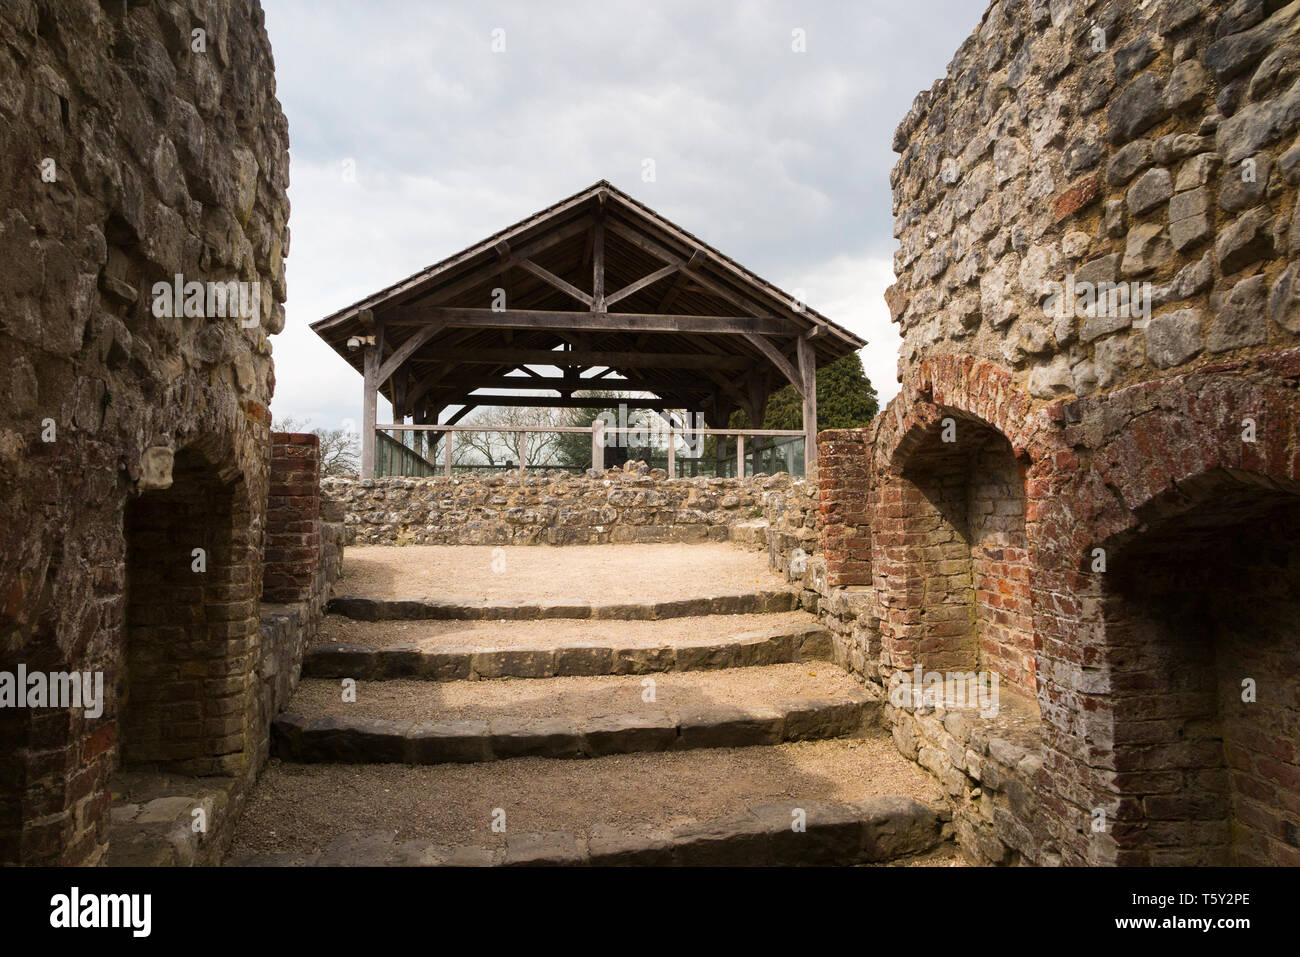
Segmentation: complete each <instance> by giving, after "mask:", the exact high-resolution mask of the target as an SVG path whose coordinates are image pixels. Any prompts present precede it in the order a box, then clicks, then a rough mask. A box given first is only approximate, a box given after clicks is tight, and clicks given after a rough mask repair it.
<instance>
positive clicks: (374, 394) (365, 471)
mask: <svg viewBox="0 0 1300 957" xmlns="http://www.w3.org/2000/svg"><path fill="white" fill-rule="evenodd" d="M379 360H380V353H379V346H378V345H373V346H367V347H366V352H365V356H364V357H363V362H364V369H365V371H364V374H363V380H364V384H363V385H362V393H361V477H362V478H363V479H373V478H374V477H375V424H376V422H377V420H376V418H375V415H376V413H377V412H378V403H379Z"/></svg>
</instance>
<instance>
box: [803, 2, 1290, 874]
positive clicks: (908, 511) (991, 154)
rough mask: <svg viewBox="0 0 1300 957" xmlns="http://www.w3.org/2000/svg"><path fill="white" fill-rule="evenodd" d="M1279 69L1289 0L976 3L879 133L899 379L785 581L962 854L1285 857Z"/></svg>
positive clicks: (1286, 464) (1286, 287)
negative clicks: (929, 73) (889, 141)
mask: <svg viewBox="0 0 1300 957" xmlns="http://www.w3.org/2000/svg"><path fill="white" fill-rule="evenodd" d="M1297 63H1300V3H1290V4H1285V3H1282V2H1278V0H1241V2H1237V3H1232V4H1225V3H1215V2H1210V0H1164V2H1153V3H1149V4H1142V5H1138V4H1128V3H1115V2H1111V3H1103V2H1096V0H1094V2H1088V0H1075V2H1068V0H1064V2H1055V0H1052V2H1047V0H1033V2H1030V0H1020V2H1016V0H998V2H995V3H992V4H991V5H990V6H989V8H988V10H987V12H986V13H985V16H984V19H983V22H982V24H981V25H980V27H979V28H978V30H977V31H976V32H975V34H974V35H973V36H972V37H971V38H970V39H969V40H968V41H967V42H966V43H965V44H964V45H963V46H962V48H961V49H960V50H959V51H958V53H957V56H956V57H955V59H954V60H953V62H952V64H951V66H950V68H949V71H948V75H947V76H946V77H944V78H943V79H940V80H939V81H938V82H937V83H936V84H935V85H934V87H933V88H932V89H931V90H929V91H927V92H924V93H922V94H921V95H920V96H919V97H918V98H917V100H916V102H915V104H914V105H913V108H912V110H911V111H910V112H909V114H908V116H907V117H906V118H905V120H904V121H903V123H902V124H901V125H900V127H899V129H898V131H897V134H896V137H895V142H894V146H895V149H896V150H897V151H898V152H899V153H900V154H901V158H900V160H899V163H898V166H897V167H896V169H895V171H894V174H893V178H892V182H893V186H894V196H895V212H896V215H897V226H896V235H897V236H898V238H899V250H898V252H897V254H896V257H895V270H896V274H897V276H898V282H897V283H896V284H895V285H894V286H892V287H891V288H890V290H889V291H888V293H887V297H886V298H887V301H888V304H889V307H890V309H891V313H892V315H893V317H894V319H895V320H897V321H898V322H899V323H900V333H901V335H902V336H903V343H902V347H901V350H900V358H899V375H900V381H901V383H902V388H901V389H900V392H899V395H898V396H897V397H896V398H895V399H894V400H893V401H892V402H891V403H890V404H889V406H888V408H887V409H885V410H884V412H882V414H881V415H880V416H879V417H878V418H877V420H876V421H875V422H874V423H873V424H872V426H871V428H869V429H864V430H855V431H850V432H827V433H823V434H822V435H821V437H820V438H821V452H820V457H821V460H822V463H823V467H822V473H821V481H820V490H819V491H820V514H821V516H822V521H823V524H824V535H825V549H824V555H825V560H824V562H823V561H822V560H820V559H817V560H814V561H812V562H810V563H809V565H808V567H807V569H806V570H805V572H804V574H803V575H802V576H796V577H797V578H799V579H800V580H801V583H802V588H803V602H804V605H805V607H810V608H817V609H818V610H819V612H820V613H821V615H822V616H823V617H824V618H825V619H826V621H827V622H828V624H829V625H830V627H831V629H832V631H833V632H834V633H835V635H836V646H837V657H838V658H839V660H840V661H841V662H842V663H844V664H845V665H846V666H848V667H850V668H852V669H854V670H855V671H857V672H859V673H861V674H862V675H863V678H864V680H866V681H869V682H873V683H876V684H878V685H879V686H880V689H881V691H882V693H884V694H886V695H887V696H888V697H889V699H890V703H889V704H888V705H887V706H886V708H885V714H886V717H887V720H888V722H889V724H890V726H891V728H892V730H893V733H894V737H895V741H896V743H897V744H898V747H899V748H900V750H901V751H902V752H903V753H904V754H907V755H908V756H909V757H912V758H913V759H915V760H916V761H918V762H919V763H920V764H921V765H922V766H923V767H925V768H927V769H929V770H930V771H931V772H932V773H934V775H935V776H936V777H937V778H938V779H939V781H940V782H941V783H942V784H943V785H944V787H945V789H946V790H947V792H948V794H949V795H950V797H951V799H952V802H953V810H954V824H955V828H956V831H957V834H958V837H959V839H960V840H961V842H962V846H963V848H964V849H965V851H966V853H967V854H968V856H970V857H971V858H972V859H973V860H976V861H979V862H996V863H1040V864H1049V863H1064V864H1085V863H1089V864H1221V863H1271V864H1297V863H1300V837H1297V835H1298V834H1300V753H1298V752H1297V751H1296V749H1295V747H1294V742H1293V741H1290V740H1288V739H1286V738H1285V736H1279V735H1278V734H1277V729H1278V728H1286V727H1291V726H1292V725H1294V724H1295V722H1296V720H1297V716H1298V714H1300V712H1297V710H1296V708H1295V702H1296V700H1297V695H1300V678H1298V677H1297V675H1300V670H1297V667H1296V664H1297V658H1296V655H1297V653H1298V652H1297V648H1296V645H1295V642H1294V641H1291V642H1287V641H1285V640H1274V639H1273V638H1272V637H1268V636H1273V635H1277V636H1281V635H1283V634H1288V635H1291V634H1294V622H1295V621H1296V620H1297V617H1300V591H1297V589H1296V588H1295V587H1294V571H1295V569H1296V568H1297V567H1300V546H1297V544H1296V542H1297V541H1300V539H1297V537H1296V530H1297V529H1298V528H1300V319H1298V318H1297V317H1298V316H1300V312H1297V306H1296V302H1297V299H1296V293H1295V292H1294V289H1295V288H1296V286H1295V284H1294V282H1293V280H1294V277H1295V275H1296V270H1297V269H1300V266H1297V252H1300V233H1298V232H1297V227H1300V217H1297V212H1296V204H1297V191H1296V185H1297V182H1300V141H1297V134H1298V133H1300V76H1298V75H1297V72H1296V64H1297ZM1117 282H1118V283H1124V284H1128V283H1134V282H1136V283H1149V284H1150V285H1149V286H1138V287H1137V290H1136V296H1135V297H1134V299H1133V302H1132V303H1128V304H1127V307H1126V308H1119V307H1120V306H1124V305H1125V301H1124V300H1116V301H1114V302H1112V301H1110V299H1109V296H1107V301H1106V302H1105V303H1104V304H1102V303H1101V301H1100V299H1098V298H1096V297H1095V296H1092V297H1091V298H1090V294H1091V293H1093V292H1097V291H1099V289H1100V288H1103V287H1100V286H1099V285H1098V284H1103V283H1117ZM1085 284H1088V285H1085ZM1126 288H1130V287H1126ZM1071 289H1072V290H1073V291H1074V292H1075V293H1078V294H1079V297H1078V298H1074V297H1072V298H1071V299H1070V300H1069V302H1068V303H1067V302H1065V301H1064V300H1062V299H1061V297H1060V296H1059V295H1058V294H1059V293H1061V292H1063V291H1065V290H1071ZM1146 293H1149V295H1150V299H1149V304H1150V309H1149V311H1148V310H1147V309H1146V301H1145V300H1144V299H1143V298H1142V297H1143V295H1145V294H1146ZM1053 296H1057V300H1059V301H1060V305H1061V308H1057V302H1056V301H1054V300H1053V298H1052V297H1053ZM1066 305H1068V306H1070V308H1064V307H1065V306H1066ZM1135 307H1136V308H1135ZM1284 596H1285V597H1284ZM1246 633H1249V634H1251V635H1253V636H1255V641H1254V642H1253V643H1252V642H1243V636H1244V635H1245V634H1246ZM918 667H919V668H920V669H922V670H923V671H925V672H930V671H935V672H941V673H946V672H949V671H951V672H953V673H957V674H960V673H966V672H975V673H978V674H979V675H981V676H983V677H984V678H985V679H991V678H992V677H993V676H996V677H997V678H998V679H1000V692H1001V696H1000V697H1001V706H1000V708H999V709H998V713H997V714H996V715H980V714H979V713H977V712H976V711H975V710H973V709H971V708H970V707H969V706H965V707H963V706H960V705H961V703H960V702H954V701H953V700H951V699H946V700H940V701H937V702H926V701H924V700H921V701H917V700H916V698H915V697H913V696H910V695H906V694H901V693H900V692H901V691H903V690H905V689H906V688H907V687H908V685H907V681H908V679H909V678H910V677H911V676H913V675H914V674H915V669H917V668H918ZM1261 688H1267V691H1266V692H1264V693H1259V689H1261Z"/></svg>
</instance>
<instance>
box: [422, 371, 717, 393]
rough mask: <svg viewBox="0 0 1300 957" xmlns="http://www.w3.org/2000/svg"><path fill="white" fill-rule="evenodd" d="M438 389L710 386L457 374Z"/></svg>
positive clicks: (639, 379) (654, 379) (649, 379)
mask: <svg viewBox="0 0 1300 957" xmlns="http://www.w3.org/2000/svg"><path fill="white" fill-rule="evenodd" d="M438 386H439V388H460V389H523V390H526V391H532V390H534V389H543V390H554V391H557V392H563V391H565V390H569V391H573V390H575V389H598V388H599V389H617V390H619V391H621V392H640V391H643V390H647V389H648V390H658V389H679V390H683V391H686V392H699V391H702V390H703V391H710V392H711V391H713V387H712V386H708V385H706V384H705V383H702V382H700V380H699V379H698V378H696V379H694V380H690V379H687V380H682V379H670V378H664V377H663V376H635V377H628V378H626V379H605V378H601V377H599V376H586V377H580V376H521V375H457V376H449V377H446V378H444V379H441V380H440V381H439V382H438Z"/></svg>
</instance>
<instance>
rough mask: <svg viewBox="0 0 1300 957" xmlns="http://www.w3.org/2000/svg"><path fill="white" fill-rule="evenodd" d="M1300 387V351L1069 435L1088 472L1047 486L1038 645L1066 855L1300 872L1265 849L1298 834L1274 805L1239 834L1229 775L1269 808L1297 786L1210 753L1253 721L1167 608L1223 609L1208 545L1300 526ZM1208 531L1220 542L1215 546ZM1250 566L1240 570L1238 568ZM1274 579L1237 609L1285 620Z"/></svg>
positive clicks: (1255, 582) (1106, 405)
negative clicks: (1199, 605) (1182, 604)
mask: <svg viewBox="0 0 1300 957" xmlns="http://www.w3.org/2000/svg"><path fill="white" fill-rule="evenodd" d="M1298 378H1300V351H1297V350H1292V351H1290V352H1287V353H1280V354H1274V355H1271V356H1264V357H1259V358H1258V359H1256V360H1254V361H1253V362H1250V363H1244V362H1243V363H1235V364H1232V365H1225V366H1221V367H1217V368H1211V369H1207V370H1201V371H1198V372H1194V373H1189V374H1185V375H1182V376H1178V377H1175V378H1170V379H1166V380H1162V381H1157V382H1148V383H1143V384H1141V385H1138V386H1134V387H1131V388H1128V389H1123V390H1120V391H1117V392H1113V393H1109V394H1107V395H1105V396H1098V397H1093V398H1090V399H1086V400H1083V401H1080V402H1078V403H1076V404H1075V405H1074V406H1073V407H1072V408H1071V409H1070V413H1071V415H1070V419H1071V424H1070V425H1068V426H1067V428H1066V430H1065V434H1066V436H1067V439H1068V441H1069V442H1070V444H1071V445H1073V446H1075V447H1076V448H1078V449H1079V450H1080V456H1081V459H1082V464H1083V467H1082V468H1079V469H1074V470H1071V469H1053V470H1051V471H1050V472H1048V473H1047V474H1045V475H1044V476H1042V486H1043V487H1042V488H1041V489H1040V490H1039V491H1040V492H1042V493H1044V494H1040V495H1039V505H1038V508H1039V512H1038V523H1039V529H1038V551H1037V555H1036V559H1035V561H1036V567H1035V574H1034V578H1035V589H1034V608H1035V611H1034V617H1035V632H1036V634H1037V635H1038V636H1039V640H1040V642H1041V649H1042V660H1043V661H1044V662H1045V667H1047V668H1050V669H1053V670H1054V672H1055V677H1056V680H1055V681H1054V686H1055V687H1056V688H1057V689H1058V693H1057V695H1056V699H1055V701H1053V702H1052V705H1053V706H1052V710H1051V714H1052V718H1051V720H1050V721H1048V722H1045V727H1044V733H1045V740H1046V744H1047V750H1046V756H1045V765H1044V767H1045V769H1046V770H1047V771H1049V772H1050V775H1051V780H1052V782H1053V787H1054V790H1055V792H1056V795H1055V797H1056V799H1058V800H1059V801H1060V802H1061V804H1060V808H1061V810H1060V812H1059V813H1060V814H1061V816H1062V825H1063V831H1064V834H1063V843H1064V844H1066V845H1067V846H1068V847H1069V850H1068V851H1067V858H1070V859H1074V860H1078V861H1087V862H1090V863H1139V864H1142V863H1156V864H1160V863H1224V862H1226V860H1228V859H1232V855H1233V854H1237V855H1238V856H1237V858H1236V859H1240V860H1246V861H1255V862H1273V863H1278V862H1282V861H1283V860H1287V862H1290V863H1294V862H1295V861H1296V860H1300V854H1297V852H1296V851H1295V850H1294V848H1292V847H1290V846H1289V845H1287V844H1286V843H1285V842H1284V841H1281V840H1280V839H1278V840H1274V839H1272V838H1270V837H1268V836H1266V835H1265V836H1261V833H1259V832H1262V831H1264V830H1267V829H1268V828H1269V827H1270V826H1274V827H1276V828H1277V829H1279V830H1280V829H1281V828H1283V827H1284V826H1294V822H1291V824H1290V825H1288V823H1287V822H1286V821H1281V820H1279V819H1277V818H1276V817H1274V818H1270V817H1269V816H1268V812H1267V809H1261V808H1262V807H1263V805H1259V806H1257V805H1255V804H1250V803H1249V801H1247V802H1246V805H1247V806H1244V809H1243V810H1242V811H1241V815H1242V819H1243V820H1248V821H1250V822H1251V823H1252V826H1254V825H1258V828H1257V831H1252V832H1251V833H1249V834H1247V835H1246V838H1244V839H1243V838H1241V837H1240V835H1238V836H1237V837H1236V838H1234V837H1233V836H1232V835H1231V834H1229V835H1228V836H1226V837H1225V835H1224V833H1223V828H1224V827H1226V826H1227V825H1226V824H1224V821H1225V820H1226V819H1227V817H1228V815H1227V814H1226V812H1225V810H1224V809H1225V807H1227V806H1228V805H1226V804H1225V803H1224V802H1225V801H1229V802H1231V801H1232V800H1236V798H1235V797H1233V796H1232V795H1231V793H1230V791H1231V789H1230V788H1228V787H1227V786H1226V785H1223V783H1222V780H1221V779H1222V778H1223V776H1224V775H1225V774H1228V775H1229V776H1231V775H1235V774H1238V773H1249V775H1250V780H1249V781H1247V782H1246V784H1247V785H1248V786H1249V787H1252V788H1255V791H1253V792H1252V795H1253V796H1255V797H1258V795H1259V794H1261V793H1265V792H1266V791H1267V788H1268V787H1270V786H1274V785H1277V781H1270V780H1269V775H1270V774H1271V775H1272V777H1273V778H1275V779H1284V780H1285V779H1287V776H1288V774H1291V775H1294V773H1295V772H1294V768H1292V769H1291V770H1290V771H1287V770H1286V769H1285V767H1283V766H1282V765H1270V764H1269V763H1268V762H1269V761H1271V760H1273V758H1272V757H1269V756H1267V755H1266V756H1264V757H1263V758H1260V757H1259V755H1258V754H1252V753H1249V751H1248V749H1245V748H1237V750H1236V751H1235V752H1234V751H1232V748H1233V744H1232V742H1231V741H1229V742H1228V745H1227V746H1228V748H1229V752H1230V753H1229V754H1228V758H1227V761H1228V764H1232V762H1234V761H1235V762H1236V764H1237V765H1238V766H1236V767H1232V768H1231V769H1229V768H1227V767H1225V763H1224V762H1225V759H1224V757H1223V755H1222V754H1216V752H1215V750H1214V748H1215V746H1216V745H1215V744H1214V743H1213V742H1214V741H1217V740H1218V739H1219V738H1220V737H1222V734H1221V732H1220V731H1219V730H1215V731H1214V732H1213V733H1210V732H1204V733H1203V732H1202V729H1204V728H1205V727H1206V726H1207V723H1208V722H1215V721H1220V720H1223V721H1228V722H1234V721H1235V722H1237V723H1238V724H1239V725H1240V724H1241V722H1242V721H1243V720H1244V717H1243V715H1242V714H1240V713H1238V712H1236V711H1232V709H1230V708H1229V709H1216V706H1215V702H1214V697H1213V695H1212V694H1211V693H1210V692H1211V690H1212V689H1211V688H1209V687H1208V685H1212V684H1213V683H1214V682H1215V681H1220V682H1222V681H1224V680H1226V677H1225V675H1224V674H1218V675H1217V676H1216V673H1215V672H1214V670H1213V669H1214V666H1213V661H1214V660H1215V656H1214V654H1213V651H1214V648H1213V642H1212V636H1210V635H1208V631H1209V630H1210V626H1209V625H1204V624H1202V623H1200V621H1199V620H1198V619H1197V618H1196V616H1193V617H1192V618H1190V619H1186V620H1185V621H1184V620H1183V619H1180V618H1179V616H1178V614H1177V602H1175V603H1174V604H1173V605H1169V604H1168V602H1169V601H1170V596H1172V595H1177V594H1187V595H1190V596H1193V597H1194V598H1195V600H1197V601H1203V600H1210V599H1212V598H1213V594H1212V593H1213V592H1214V591H1215V588H1216V581H1215V579H1214V578H1213V576H1207V577H1205V579H1204V581H1199V580H1198V579H1197V578H1196V575H1195V572H1196V570H1197V566H1196V564H1195V562H1196V561H1197V558H1196V556H1197V555H1199V554H1202V553H1207V552H1205V549H1207V548H1211V549H1222V550H1224V555H1225V556H1226V555H1227V554H1228V550H1230V548H1231V547H1232V545H1233V543H1234V542H1235V541H1236V539H1238V538H1240V537H1241V535H1242V534H1243V532H1242V529H1243V528H1245V529H1250V526H1249V525H1243V524H1242V522H1243V521H1244V520H1245V518H1246V517H1248V516H1251V515H1255V516H1257V517H1258V516H1260V515H1266V514H1267V515H1272V516H1276V515H1278V514H1279V512H1278V509H1279V508H1280V509H1281V510H1282V512H1281V514H1284V515H1286V514H1293V513H1292V512H1288V511H1287V508H1288V506H1287V504H1286V503H1287V502H1288V500H1292V501H1295V502H1296V503H1300V498H1296V496H1300V391H1297V379H1298ZM1246 419H1251V420H1253V421H1254V423H1255V438H1256V441H1255V442H1253V443H1252V442H1247V441H1243V431H1244V428H1245V426H1244V425H1243V421H1244V420H1246ZM1277 521H1278V520H1277V519H1276V518H1275V517H1274V518H1271V519H1269V520H1268V521H1267V522H1264V523H1263V524H1269V523H1276V522H1277ZM1259 524H1261V523H1260V522H1259V521H1258V520H1257V521H1256V525H1257V526H1258V525H1259ZM1198 530H1200V532H1202V533H1204V534H1200V535H1198ZM1211 530H1212V531H1211ZM1255 531H1258V532H1260V533H1261V534H1264V535H1265V536H1267V533H1269V532H1270V530H1269V529H1267V528H1263V529H1260V528H1256V529H1255ZM1211 533H1212V534H1214V535H1217V536H1218V538H1217V539H1214V540H1212V541H1210V543H1209V544H1208V545H1207V543H1206V540H1205V535H1206V534H1211ZM1268 541H1270V542H1271V548H1272V550H1273V551H1276V550H1277V549H1278V548H1279V547H1282V548H1285V545H1284V544H1280V543H1279V542H1278V541H1277V539H1276V536H1274V538H1273V539H1269V540H1268ZM1097 549H1101V550H1102V552H1100V553H1098V552H1097V551H1096V550H1097ZM1198 550H1199V551H1198ZM1207 554H1216V552H1214V551H1210V552H1208V553H1207ZM1097 557H1104V559H1105V562H1106V564H1105V569H1106V570H1105V571H1104V572H1101V571H1098V572H1094V571H1093V568H1094V562H1095V560H1096V558H1097ZM1236 561H1237V559H1232V560H1228V559H1227V558H1226V557H1225V562H1226V563H1227V564H1228V565H1232V564H1233V563H1234V562H1236ZM1143 562H1146V563H1148V565H1149V568H1145V569H1144V568H1143V567H1142V563H1143ZM1187 563H1191V564H1187ZM1283 567H1284V568H1285V563H1283ZM1271 577H1273V576H1271V575H1268V574H1265V575H1261V574H1253V575H1251V576H1246V578H1247V579H1249V581H1248V582H1247V587H1249V588H1250V589H1252V591H1251V592H1250V594H1251V596H1252V597H1250V598H1242V599H1240V602H1239V603H1240V604H1242V605H1243V607H1248V608H1254V607H1256V606H1262V605H1263V604H1267V603H1268V602H1269V601H1273V604H1272V605H1269V607H1274V608H1275V607H1277V601H1275V600H1274V599H1276V596H1274V595H1270V594H1268V593H1267V592H1268V588H1269V585H1268V582H1267V579H1270V578H1271ZM1243 580H1245V579H1243ZM1180 589H1181V592H1180ZM1161 602H1165V603H1166V604H1163V605H1162V604H1160V603H1161ZM1171 607H1172V608H1173V609H1174V611H1173V612H1172V613H1171V612H1170V611H1169V609H1170V608H1171ZM1273 613H1274V614H1277V612H1276V611H1275V612H1273ZM1284 614H1286V613H1284ZM1178 621H1184V623H1183V624H1181V625H1178V624H1175V622H1178ZM1180 628H1181V630H1180ZM1223 630H1224V631H1225V632H1231V631H1232V629H1231V628H1228V629H1223ZM1202 632H1206V633H1205V634H1202ZM1228 640H1232V639H1231V638H1229V639H1228ZM1291 644H1292V645H1294V642H1292V643H1291ZM1270 654H1271V655H1272V656H1273V657H1272V658H1271V659H1270V660H1272V661H1277V660H1279V656H1281V657H1285V656H1287V655H1289V654H1292V652H1291V651H1290V650H1289V648H1288V647H1287V646H1285V645H1284V644H1279V645H1278V646H1277V647H1276V648H1273V649H1272V650H1271V651H1270ZM1218 657H1219V658H1220V659H1232V658H1240V657H1241V654H1240V649H1239V648H1237V647H1235V646H1234V649H1233V650H1232V651H1231V653H1229V654H1225V653H1224V652H1223V650H1222V649H1220V651H1219V654H1218ZM1256 670H1259V669H1256ZM1266 670H1267V669H1266ZM1273 670H1276V669H1273ZM1197 675H1199V676H1201V677H1200V678H1197V677H1196V676H1197ZM1195 681H1200V684H1199V685H1195V686H1193V687H1191V688H1189V687H1185V686H1184V685H1185V684H1187V683H1188V682H1195ZM1180 682H1181V683H1180ZM1286 693H1291V692H1286ZM1044 716H1045V717H1047V716H1048V712H1047V710H1045V711H1044ZM1274 720H1276V717H1275V719H1274ZM1260 734H1261V732H1259V731H1258V729H1256V728H1254V727H1252V728H1249V729H1247V730H1246V731H1245V732H1243V740H1250V741H1255V742H1257V741H1259V740H1261V738H1260ZM1229 737H1231V736H1229ZM1261 747H1267V745H1266V744H1265V745H1262V746H1261ZM1261 769H1262V770H1261ZM1179 776H1181V778H1180V777H1179ZM1179 780H1181V782H1182V783H1181V785H1180V786H1177V787H1175V786H1174V785H1175V784H1177V783H1178V781H1179ZM1216 782H1218V783H1216ZM1166 791H1168V793H1166ZM1225 794H1228V795H1229V797H1227V798H1225V797H1224V795H1225ZM1294 801H1296V796H1295V795H1294V794H1293V795H1292V796H1291V798H1290V799H1289V802H1294ZM1287 803H1288V801H1287V800H1284V799H1279V801H1278V802H1276V803H1275V804H1274V807H1277V806H1281V805H1285V804H1287ZM1264 804H1265V805H1267V804H1268V802H1267V801H1265V802H1264ZM1098 809H1100V810H1102V811H1104V812H1105V814H1106V815H1107V820H1108V825H1107V827H1106V829H1105V830H1103V831H1100V832H1097V831H1094V830H1093V829H1091V828H1090V827H1088V822H1089V820H1090V819H1091V817H1092V816H1093V815H1094V814H1095V813H1096V811H1097V810H1098ZM1216 815H1217V816H1216ZM1233 827H1235V825H1233ZM1230 830H1231V828H1230ZM1234 842H1235V843H1234ZM1287 855H1292V856H1291V857H1290V858H1287Z"/></svg>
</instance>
